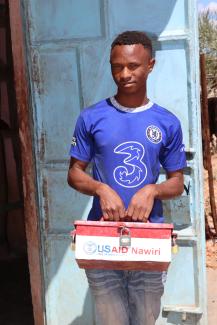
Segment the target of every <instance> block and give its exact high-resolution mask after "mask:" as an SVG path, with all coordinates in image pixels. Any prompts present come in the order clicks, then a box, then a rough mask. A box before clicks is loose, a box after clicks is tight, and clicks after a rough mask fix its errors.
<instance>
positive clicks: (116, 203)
mask: <svg viewBox="0 0 217 325" xmlns="http://www.w3.org/2000/svg"><path fill="white" fill-rule="evenodd" d="M96 194H97V196H98V197H99V201H100V206H101V209H102V213H103V219H104V220H105V221H119V220H123V219H124V217H125V207H124V203H123V201H122V200H121V198H120V196H119V195H118V194H117V193H116V192H115V191H114V190H113V189H112V188H111V187H110V186H108V185H106V184H103V183H101V184H100V185H99V187H98V188H97V190H96Z"/></svg>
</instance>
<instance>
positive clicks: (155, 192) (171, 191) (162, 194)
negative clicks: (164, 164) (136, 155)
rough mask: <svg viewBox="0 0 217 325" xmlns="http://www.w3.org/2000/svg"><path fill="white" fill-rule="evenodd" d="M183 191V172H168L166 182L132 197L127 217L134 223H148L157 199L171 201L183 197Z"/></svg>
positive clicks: (151, 185)
mask: <svg viewBox="0 0 217 325" xmlns="http://www.w3.org/2000/svg"><path fill="white" fill-rule="evenodd" d="M183 190H184V177H183V171H182V170H177V171H174V172H167V180H166V181H165V182H162V183H161V184H149V185H146V186H144V187H143V188H142V189H140V190H139V191H138V192H137V193H136V194H135V195H134V196H133V197H132V199H131V201H130V204H129V206H128V209H127V211H126V213H125V216H126V217H127V218H128V219H131V220H132V221H141V222H147V220H148V217H149V215H150V213H151V210H152V208H153V204H154V200H155V199H161V200H166V199H171V198H174V197H176V196H179V195H181V194H182V192H183Z"/></svg>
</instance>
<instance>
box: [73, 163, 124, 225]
mask: <svg viewBox="0 0 217 325" xmlns="http://www.w3.org/2000/svg"><path fill="white" fill-rule="evenodd" d="M87 166H88V163H87V162H84V161H81V160H78V159H75V158H71V160H70V165H69V171H68V184H69V185H70V186H71V187H73V188H74V189H76V190H77V191H79V192H81V193H83V194H87V195H92V196H98V197H99V200H100V206H101V209H102V213H103V215H102V216H103V218H104V220H110V221H112V220H114V221H118V220H120V219H123V218H124V216H125V207H124V204H123V201H122V200H121V198H120V197H119V195H118V194H117V193H116V192H115V191H114V190H113V189H112V188H111V187H109V186H108V185H106V184H104V183H101V182H98V181H96V180H94V179H93V178H92V177H91V176H90V175H88V174H87V173H86V172H85V170H86V168H87Z"/></svg>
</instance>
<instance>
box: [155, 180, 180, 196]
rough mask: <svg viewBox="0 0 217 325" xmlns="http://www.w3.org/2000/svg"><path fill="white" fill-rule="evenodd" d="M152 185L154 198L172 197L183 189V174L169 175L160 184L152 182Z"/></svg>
mask: <svg viewBox="0 0 217 325" xmlns="http://www.w3.org/2000/svg"><path fill="white" fill-rule="evenodd" d="M154 187H155V191H156V193H155V198H156V199H160V200H167V199H172V198H174V197H176V196H179V195H181V194H182V192H183V190H184V182H183V175H179V176H177V177H176V176H174V177H171V178H169V179H167V180H166V181H165V182H162V183H160V184H154Z"/></svg>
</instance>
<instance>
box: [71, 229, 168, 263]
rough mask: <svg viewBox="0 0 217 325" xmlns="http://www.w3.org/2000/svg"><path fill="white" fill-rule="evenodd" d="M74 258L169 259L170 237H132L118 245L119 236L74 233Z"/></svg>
mask: <svg viewBox="0 0 217 325" xmlns="http://www.w3.org/2000/svg"><path fill="white" fill-rule="evenodd" d="M75 258H76V259H87V260H108V261H156V262H170V261H171V239H170V238H168V239H159V238H132V237H131V246H129V247H121V246H119V237H104V236H79V235H76V249H75Z"/></svg>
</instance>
